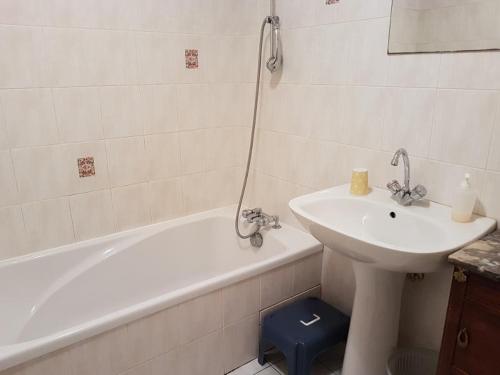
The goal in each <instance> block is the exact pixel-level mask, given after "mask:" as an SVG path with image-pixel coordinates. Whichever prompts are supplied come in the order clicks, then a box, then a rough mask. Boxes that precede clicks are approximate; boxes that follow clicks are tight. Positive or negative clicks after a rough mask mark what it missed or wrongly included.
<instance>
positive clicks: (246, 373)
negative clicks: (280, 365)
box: [228, 359, 272, 375]
mask: <svg viewBox="0 0 500 375" xmlns="http://www.w3.org/2000/svg"><path fill="white" fill-rule="evenodd" d="M269 366H270V364H269V363H266V364H265V365H264V366H261V365H260V364H259V362H257V360H256V359H254V360H253V361H252V362H248V363H247V364H246V365H243V366H241V367H239V368H237V369H236V370H233V371H232V372H230V373H229V374H228V375H255V374H257V373H259V374H262V373H263V372H262V371H263V370H265V369H267V368H268V367H269ZM263 374H264V375H266V374H265V373H263ZM271 374H272V372H271Z"/></svg>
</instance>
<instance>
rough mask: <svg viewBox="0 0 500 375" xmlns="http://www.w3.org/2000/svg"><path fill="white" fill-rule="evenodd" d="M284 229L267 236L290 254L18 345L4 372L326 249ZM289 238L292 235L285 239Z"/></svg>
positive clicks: (4, 354) (145, 231) (125, 234)
mask: <svg viewBox="0 0 500 375" xmlns="http://www.w3.org/2000/svg"><path fill="white" fill-rule="evenodd" d="M234 210H235V206H234V205H232V206H228V207H223V208H217V209H213V210H208V211H203V212H199V213H195V214H191V215H187V216H182V217H179V218H174V219H170V220H167V221H163V222H159V223H155V224H150V225H147V226H142V227H138V228H134V229H130V230H126V231H122V232H117V233H112V234H109V235H105V236H102V237H98V238H93V239H90V240H85V241H80V242H75V243H72V244H68V245H63V246H59V247H56V248H52V249H47V250H42V251H39V252H36V253H33V254H27V255H21V256H19V257H15V258H10V259H6V260H2V261H0V271H1V269H2V268H3V267H6V266H7V265H12V264H18V263H23V262H29V261H31V260H34V259H38V258H42V257H47V256H49V257H50V256H54V255H57V254H61V253H64V252H69V251H75V250H76V251H77V250H79V249H80V248H81V247H87V246H92V245H96V244H99V243H102V242H106V241H110V240H116V239H123V240H126V239H127V238H130V237H134V236H135V235H137V236H141V237H147V236H148V235H154V234H155V233H158V232H161V231H163V230H166V229H168V228H173V227H176V226H180V225H185V224H189V223H191V222H195V221H201V220H203V219H208V218H214V217H228V216H231V217H232V214H233V213H234ZM282 225H283V229H285V230H279V231H273V232H271V233H266V235H272V236H274V237H276V239H277V240H278V241H280V242H281V243H283V245H284V246H285V248H286V250H285V251H284V252H280V253H278V254H276V255H274V256H271V257H270V258H267V259H264V260H262V261H259V262H256V263H253V264H250V265H247V266H244V267H239V268H237V269H235V270H232V271H230V272H226V273H223V274H221V275H216V276H214V277H211V278H209V279H206V280H203V281H200V282H197V283H194V284H191V285H188V286H186V287H183V288H180V289H177V290H175V291H172V292H168V293H165V294H163V295H160V296H157V297H154V298H150V299H148V300H145V301H143V302H141V303H138V304H135V305H132V306H129V307H126V308H124V309H121V310H118V311H115V312H113V313H110V314H106V315H104V316H101V317H99V318H97V319H94V320H90V321H88V322H85V323H82V324H79V325H76V326H74V327H71V328H68V329H66V330H63V331H58V332H55V333H53V334H51V335H48V336H44V337H42V338H37V339H33V340H29V341H25V342H22V343H17V344H12V345H4V346H0V371H4V370H8V369H10V368H12V367H14V366H17V365H21V364H23V363H26V362H29V361H30V360H33V359H36V358H40V357H43V356H45V355H49V354H50V353H53V352H55V351H57V350H60V349H63V348H65V347H68V346H71V345H74V344H76V343H78V342H82V341H84V340H87V339H89V338H92V337H95V336H98V335H100V334H102V333H105V332H108V331H111V330H113V329H115V328H118V327H120V326H123V325H126V324H128V323H131V322H133V321H135V320H138V319H140V318H143V317H146V316H149V315H152V314H155V313H157V312H159V311H162V310H165V309H168V308H170V307H174V306H175V305H178V304H181V303H183V302H186V301H189V300H192V299H194V298H197V297H200V296H203V295H205V294H209V293H211V292H215V291H217V290H220V289H222V288H224V287H227V286H230V285H232V284H237V283H239V282H241V281H244V280H247V279H250V278H252V277H255V276H258V275H261V274H264V273H266V272H268V271H271V270H273V269H276V268H279V267H280V266H284V265H286V264H289V263H293V262H296V261H298V260H301V259H304V258H307V257H309V256H311V255H314V254H318V253H321V252H322V251H323V245H322V244H321V243H319V242H318V241H317V240H315V239H314V238H313V237H312V236H310V235H309V234H307V233H306V232H303V231H300V230H299V229H297V228H294V227H292V226H290V225H288V224H286V223H283V224H282ZM285 233H286V234H287V236H285ZM287 237H288V238H287ZM290 237H291V238H290ZM264 240H265V239H264Z"/></svg>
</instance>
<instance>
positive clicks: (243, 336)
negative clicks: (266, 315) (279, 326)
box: [223, 314, 259, 373]
mask: <svg viewBox="0 0 500 375" xmlns="http://www.w3.org/2000/svg"><path fill="white" fill-rule="evenodd" d="M258 347H259V314H254V315H252V316H250V317H248V318H245V319H243V320H240V321H238V322H237V323H234V324H232V325H229V326H227V327H224V337H223V348H224V371H225V372H226V373H227V372H229V371H231V370H234V369H235V368H237V367H239V366H241V365H243V364H245V363H247V362H249V361H251V360H252V359H254V358H255V357H257V352H258Z"/></svg>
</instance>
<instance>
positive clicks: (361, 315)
mask: <svg viewBox="0 0 500 375" xmlns="http://www.w3.org/2000/svg"><path fill="white" fill-rule="evenodd" d="M353 267H354V275H355V280H356V292H355V296H354V306H353V312H352V316H351V327H350V330H349V338H348V340H347V347H346V354H345V358H344V366H343V369H342V375H385V374H386V364H387V360H388V359H389V357H390V355H391V353H392V351H393V350H394V349H395V348H396V346H397V340H398V331H399V314H400V308H401V295H402V292H403V285H404V280H405V274H404V273H401V272H392V271H386V270H382V269H377V268H374V267H371V266H369V265H368V264H367V263H360V262H356V261H354V262H353Z"/></svg>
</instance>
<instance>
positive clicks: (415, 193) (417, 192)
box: [387, 148, 427, 206]
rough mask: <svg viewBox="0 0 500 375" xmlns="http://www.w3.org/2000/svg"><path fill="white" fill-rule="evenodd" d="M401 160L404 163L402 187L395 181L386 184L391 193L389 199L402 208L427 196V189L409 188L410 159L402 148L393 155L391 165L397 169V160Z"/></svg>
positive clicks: (419, 186) (418, 186) (421, 187)
mask: <svg viewBox="0 0 500 375" xmlns="http://www.w3.org/2000/svg"><path fill="white" fill-rule="evenodd" d="M400 157H402V158H403V163H404V172H405V177H404V185H403V186H401V184H400V183H399V182H398V181H397V180H392V181H391V182H389V183H388V184H387V188H388V189H389V190H390V191H391V193H392V196H391V198H392V199H394V200H395V201H396V202H398V203H399V204H400V205H402V206H409V205H411V204H412V203H413V202H416V201H418V200H421V199H422V198H423V197H425V195H426V194H427V189H426V188H425V187H423V186H422V185H417V186H415V187H414V188H413V189H411V188H410V158H409V157H408V152H407V151H406V150H405V149H404V148H400V149H399V150H397V151H396V152H395V153H394V156H393V157H392V160H391V165H392V166H394V167H397V166H398V164H399V158H400Z"/></svg>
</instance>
